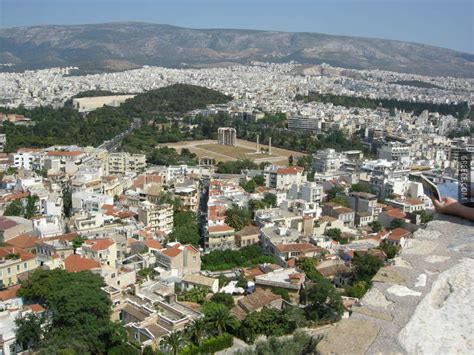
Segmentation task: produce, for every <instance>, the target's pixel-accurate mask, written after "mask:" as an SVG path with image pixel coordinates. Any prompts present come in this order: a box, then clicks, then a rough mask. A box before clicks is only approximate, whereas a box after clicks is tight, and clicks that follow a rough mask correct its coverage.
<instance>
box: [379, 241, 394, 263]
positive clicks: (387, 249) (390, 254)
mask: <svg viewBox="0 0 474 355" xmlns="http://www.w3.org/2000/svg"><path fill="white" fill-rule="evenodd" d="M380 249H382V250H383V251H384V253H385V254H386V255H387V258H388V259H393V258H394V257H395V255H397V252H398V248H397V247H396V246H395V245H392V244H388V243H383V244H382V246H381V247H380Z"/></svg>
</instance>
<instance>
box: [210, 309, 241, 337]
mask: <svg viewBox="0 0 474 355" xmlns="http://www.w3.org/2000/svg"><path fill="white" fill-rule="evenodd" d="M208 322H209V324H211V325H212V326H213V327H215V328H216V329H217V333H218V334H219V335H222V334H223V333H224V332H225V331H226V330H227V328H229V327H230V328H236V327H237V326H238V320H237V318H235V317H234V316H233V315H232V314H230V312H229V309H228V308H227V307H226V306H224V305H222V304H218V305H216V306H215V307H214V309H212V311H211V312H210V313H209V315H208Z"/></svg>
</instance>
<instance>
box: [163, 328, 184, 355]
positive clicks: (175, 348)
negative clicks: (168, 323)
mask: <svg viewBox="0 0 474 355" xmlns="http://www.w3.org/2000/svg"><path fill="white" fill-rule="evenodd" d="M160 345H161V346H163V348H164V349H166V350H167V351H170V352H171V354H173V355H178V353H179V350H180V349H181V348H182V347H183V345H184V339H183V336H182V334H181V332H178V331H175V332H172V333H169V334H168V335H166V336H164V337H163V339H162V340H161V342H160Z"/></svg>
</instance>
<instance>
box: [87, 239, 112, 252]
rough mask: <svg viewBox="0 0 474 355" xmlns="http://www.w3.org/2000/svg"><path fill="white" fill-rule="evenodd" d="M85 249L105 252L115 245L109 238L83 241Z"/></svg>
mask: <svg viewBox="0 0 474 355" xmlns="http://www.w3.org/2000/svg"><path fill="white" fill-rule="evenodd" d="M85 244H86V245H85V247H86V248H89V249H91V250H94V251H99V250H105V249H108V248H110V247H111V246H112V245H114V244H115V241H114V240H113V239H111V238H103V239H89V240H86V241H85Z"/></svg>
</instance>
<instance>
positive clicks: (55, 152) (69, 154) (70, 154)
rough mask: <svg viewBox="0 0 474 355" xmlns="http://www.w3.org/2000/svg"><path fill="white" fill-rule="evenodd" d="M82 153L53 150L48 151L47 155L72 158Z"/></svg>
mask: <svg viewBox="0 0 474 355" xmlns="http://www.w3.org/2000/svg"><path fill="white" fill-rule="evenodd" d="M81 154H82V152H80V151H78V150H71V151H65V150H53V151H49V152H48V155H49V156H53V157H74V156H78V155H81Z"/></svg>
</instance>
